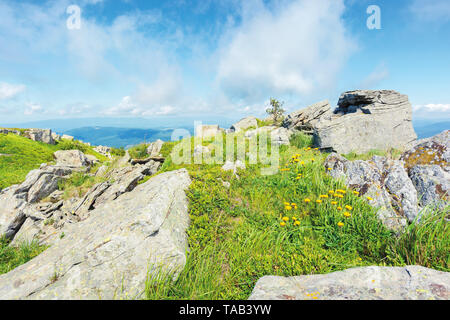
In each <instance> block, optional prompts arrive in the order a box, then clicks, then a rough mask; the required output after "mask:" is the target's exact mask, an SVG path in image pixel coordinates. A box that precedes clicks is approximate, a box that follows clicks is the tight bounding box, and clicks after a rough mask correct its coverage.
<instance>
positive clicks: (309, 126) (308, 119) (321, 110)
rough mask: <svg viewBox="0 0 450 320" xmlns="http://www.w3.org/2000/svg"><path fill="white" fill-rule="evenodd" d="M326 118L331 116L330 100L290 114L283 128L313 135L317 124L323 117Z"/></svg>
mask: <svg viewBox="0 0 450 320" xmlns="http://www.w3.org/2000/svg"><path fill="white" fill-rule="evenodd" d="M326 116H328V117H330V116H331V106H330V103H329V102H328V100H324V101H321V102H318V103H315V104H313V105H311V106H309V107H307V108H305V109H301V110H298V111H295V112H293V113H291V114H289V115H288V116H287V117H286V119H284V121H283V126H284V127H286V128H288V129H293V130H300V131H303V132H305V133H310V134H313V133H314V128H315V126H316V124H317V123H318V122H319V120H320V119H321V118H322V117H326Z"/></svg>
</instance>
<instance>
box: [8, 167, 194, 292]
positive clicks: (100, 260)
mask: <svg viewBox="0 0 450 320" xmlns="http://www.w3.org/2000/svg"><path fill="white" fill-rule="evenodd" d="M189 185H190V178H189V175H188V172H187V170H185V169H181V170H178V171H172V172H166V173H163V174H160V175H158V176H155V177H154V178H152V179H150V180H149V181H147V182H146V183H144V184H142V185H140V186H138V187H136V188H135V189H134V190H133V191H132V192H129V193H125V194H123V195H121V196H120V197H119V198H118V199H117V200H116V201H114V202H112V203H107V204H105V205H104V206H102V207H101V208H98V209H95V210H93V211H92V213H91V215H90V216H89V217H88V218H87V219H86V220H84V221H81V222H79V223H75V224H71V225H68V226H67V227H66V228H64V233H65V236H64V237H62V239H59V240H58V241H57V242H56V243H55V244H53V245H52V246H51V247H50V248H48V249H47V250H46V251H44V252H43V253H41V254H40V255H39V256H37V257H36V258H34V259H33V260H31V261H29V262H28V263H26V264H24V265H21V266H19V267H18V268H16V269H14V270H12V271H11V272H9V273H7V274H4V275H1V276H0V300H4V299H120V298H128V299H133V298H140V297H142V294H143V291H144V288H145V282H146V279H147V277H151V276H154V275H156V274H157V273H158V272H159V271H161V270H173V271H175V272H177V271H179V270H180V269H181V268H183V267H184V265H185V263H186V249H187V235H186V229H187V227H188V224H189V215H188V210H187V204H188V203H187V198H186V195H185V189H187V188H188V186H189Z"/></svg>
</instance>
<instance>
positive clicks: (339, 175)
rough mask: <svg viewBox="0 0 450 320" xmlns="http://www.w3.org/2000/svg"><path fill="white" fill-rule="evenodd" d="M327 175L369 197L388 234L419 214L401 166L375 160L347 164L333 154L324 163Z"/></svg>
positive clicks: (391, 162)
mask: <svg viewBox="0 0 450 320" xmlns="http://www.w3.org/2000/svg"><path fill="white" fill-rule="evenodd" d="M324 165H325V168H327V169H331V170H327V172H328V174H329V175H331V176H332V177H334V178H336V179H343V181H344V183H345V184H346V185H347V186H348V187H349V188H351V189H353V190H356V191H358V192H359V194H360V196H364V197H365V198H367V197H370V198H372V200H370V201H369V204H370V205H371V206H373V207H374V208H377V209H378V211H377V215H378V218H379V219H380V220H381V221H382V222H383V224H384V225H385V226H386V227H388V228H389V229H391V230H396V231H399V230H402V229H403V228H404V227H405V226H406V224H407V220H409V221H413V220H414V219H415V218H416V217H417V214H418V207H417V192H416V189H415V188H414V186H413V184H412V182H411V180H410V179H409V177H408V175H407V173H406V170H405V169H404V168H403V166H402V162H401V161H398V160H389V159H386V158H384V157H378V156H374V157H373V158H372V160H370V161H363V160H356V161H349V160H347V159H345V158H344V157H342V156H340V155H338V154H336V153H332V154H330V155H329V156H328V157H327V159H326V160H325V163H324Z"/></svg>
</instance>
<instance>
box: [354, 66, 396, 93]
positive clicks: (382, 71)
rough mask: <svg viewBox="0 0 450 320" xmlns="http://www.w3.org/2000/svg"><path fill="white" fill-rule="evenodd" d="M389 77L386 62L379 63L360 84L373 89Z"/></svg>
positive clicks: (364, 87) (361, 86)
mask: <svg viewBox="0 0 450 320" xmlns="http://www.w3.org/2000/svg"><path fill="white" fill-rule="evenodd" d="M388 77H389V70H388V68H387V67H386V65H385V64H384V63H381V64H380V65H378V66H377V67H376V68H375V70H374V71H373V72H372V73H370V74H369V75H368V76H367V77H366V78H365V79H364V80H363V81H362V82H361V83H360V85H359V88H361V89H373V88H374V87H376V86H377V85H378V84H379V83H380V82H381V81H383V80H385V79H386V78H388Z"/></svg>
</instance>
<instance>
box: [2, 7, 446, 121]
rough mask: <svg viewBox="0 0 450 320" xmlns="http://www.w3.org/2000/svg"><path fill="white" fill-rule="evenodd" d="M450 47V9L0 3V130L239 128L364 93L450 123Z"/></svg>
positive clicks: (424, 116) (418, 116)
mask: <svg viewBox="0 0 450 320" xmlns="http://www.w3.org/2000/svg"><path fill="white" fill-rule="evenodd" d="M370 5H377V6H378V7H379V8H380V12H381V16H380V21H381V29H369V28H368V27H367V20H368V18H369V19H370V17H371V14H372V12H371V13H370V14H368V13H367V9H368V7H369V6H370ZM74 6H76V7H75V9H74ZM77 7H78V8H80V10H81V12H80V18H81V20H80V25H78V24H77V22H78V19H77V18H76V17H77V13H76V8H77ZM370 21H371V22H373V21H374V20H370ZM449 35H450V1H448V0H409V1H406V0H396V1H389V0H384V1H378V0H370V1H365V0H359V1H357V0H315V1H312V0H291V1H289V0H265V1H262V0H245V1H238V0H201V1H194V0H172V1H171V0H167V1H161V0H158V1H153V0H68V1H66V0H58V1H17V0H15V1H5V0H0V122H1V123H18V122H27V121H35V120H42V119H57V118H66V119H67V118H82V117H144V118H145V117H149V118H150V117H151V118H155V117H156V118H157V117H161V118H163V117H167V116H169V117H174V118H176V117H178V118H179V117H185V116H186V115H194V116H196V117H197V118H198V119H199V120H201V119H202V118H203V117H206V116H207V115H208V116H209V117H210V116H211V115H212V116H215V117H218V118H219V117H222V116H227V117H231V118H235V119H240V118H241V117H243V116H245V115H249V114H252V115H257V116H264V110H265V106H266V105H267V102H268V100H269V98H270V97H276V98H278V99H280V100H283V101H285V106H286V109H287V110H288V111H293V110H297V109H300V108H302V107H305V106H307V105H308V104H311V103H314V102H317V101H319V100H324V99H329V100H330V102H331V103H332V104H335V103H336V102H337V100H338V97H339V95H340V94H341V93H342V92H344V91H347V90H353V89H394V90H397V91H400V92H401V93H404V94H407V95H409V97H410V101H411V104H412V105H413V109H414V115H415V117H416V118H433V119H447V120H448V119H449V118H450V79H449V75H450V59H449V52H450V36H449Z"/></svg>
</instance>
